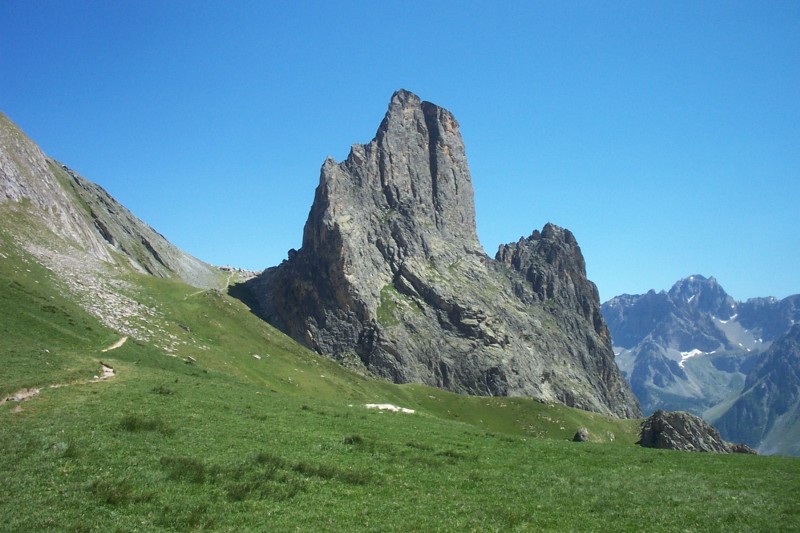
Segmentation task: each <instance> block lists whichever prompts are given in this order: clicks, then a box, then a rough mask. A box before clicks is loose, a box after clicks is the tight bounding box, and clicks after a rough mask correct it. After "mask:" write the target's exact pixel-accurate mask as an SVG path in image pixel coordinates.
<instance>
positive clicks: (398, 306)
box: [241, 90, 640, 416]
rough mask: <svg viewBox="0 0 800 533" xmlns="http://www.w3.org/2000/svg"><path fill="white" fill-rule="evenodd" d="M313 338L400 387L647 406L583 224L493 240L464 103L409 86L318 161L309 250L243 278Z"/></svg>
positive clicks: (615, 408)
mask: <svg viewBox="0 0 800 533" xmlns="http://www.w3.org/2000/svg"><path fill="white" fill-rule="evenodd" d="M241 292H244V293H245V294H244V295H243V297H245V298H247V300H248V301H250V302H252V303H254V306H255V309H254V310H255V311H256V312H257V313H258V314H260V315H261V316H262V317H263V318H265V319H266V320H267V321H269V322H270V323H272V324H273V325H275V326H277V327H278V328H279V329H281V330H282V331H284V332H285V333H287V334H289V335H290V336H291V337H293V338H294V339H296V340H298V341H300V342H301V343H303V344H305V345H306V346H308V347H310V348H312V349H314V350H316V351H318V352H320V353H322V354H325V355H328V356H330V357H332V358H334V359H337V360H339V361H342V362H343V363H345V364H347V365H351V366H357V367H361V368H366V369H368V370H369V371H371V372H373V373H375V374H378V375H380V376H383V377H386V378H388V379H391V380H393V381H395V382H398V383H409V382H416V383H425V384H429V385H433V386H437V387H442V388H446V389H449V390H452V391H455V392H460V393H469V394H479V395H524V396H532V397H536V398H540V399H543V400H546V401H558V402H560V403H563V404H566V405H569V406H573V407H579V408H582V409H587V410H592V411H598V412H603V413H609V414H615V415H618V416H638V415H639V413H640V411H639V407H638V404H637V402H636V400H635V398H634V396H633V394H632V393H631V391H630V389H629V388H628V386H627V384H626V383H625V381H624V380H623V379H622V377H621V375H620V373H619V371H618V369H617V367H616V365H615V363H614V356H613V352H612V349H611V344H610V339H609V336H608V332H607V329H606V327H605V325H604V323H603V321H602V318H601V317H600V314H599V311H598V310H599V299H598V296H597V290H596V288H595V287H594V285H593V284H592V283H591V282H589V281H588V280H587V279H586V272H585V266H584V263H583V257H582V255H581V252H580V248H579V247H578V245H577V242H576V240H575V238H574V236H573V235H572V234H571V233H570V232H568V231H567V230H564V229H562V228H559V227H558V226H555V225H552V224H548V225H546V226H545V227H544V229H543V230H542V231H541V232H538V231H536V232H534V234H533V235H532V236H531V237H530V238H529V239H523V240H522V241H520V242H519V243H516V244H512V245H508V246H506V247H501V251H500V252H498V258H497V259H496V260H493V259H491V258H490V257H488V256H487V255H486V254H485V252H484V251H483V249H482V247H481V245H480V243H479V241H478V237H477V232H476V228H475V207H474V201H473V189H472V179H471V176H470V173H469V168H468V166H467V160H466V155H465V148H464V144H463V141H462V139H461V135H460V133H459V126H458V123H457V121H456V120H455V118H454V117H453V115H452V114H451V113H450V112H449V111H447V110H445V109H443V108H441V107H438V106H436V105H435V104H432V103H430V102H424V101H421V100H420V99H419V97H417V96H416V95H414V94H412V93H410V92H408V91H402V90H401V91H398V92H396V93H395V94H394V95H393V96H392V99H391V102H390V104H389V109H388V111H387V113H386V116H385V118H384V119H383V122H382V123H381V125H380V127H379V128H378V131H377V133H376V135H375V138H374V139H373V140H372V141H371V142H370V143H369V144H366V145H354V146H353V147H352V148H351V151H350V154H349V156H348V157H347V159H346V160H345V161H343V162H341V163H337V162H335V161H334V160H333V159H330V158H328V159H327V160H326V161H325V163H324V164H323V165H322V170H321V173H320V182H319V186H318V187H317V190H316V193H315V197H314V202H313V205H312V207H311V212H310V214H309V217H308V221H307V222H306V225H305V229H304V232H303V246H302V247H301V248H300V249H299V250H291V251H290V253H289V257H288V259H287V260H285V261H284V262H283V263H281V265H279V266H277V267H274V268H271V269H268V270H266V271H265V272H264V273H262V274H261V275H259V276H258V277H256V278H254V279H253V280H251V281H249V282H247V283H246V284H245V285H244V290H243V291H241Z"/></svg>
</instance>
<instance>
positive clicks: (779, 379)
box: [602, 275, 800, 455]
mask: <svg viewBox="0 0 800 533" xmlns="http://www.w3.org/2000/svg"><path fill="white" fill-rule="evenodd" d="M602 313H603V316H604V318H605V320H606V323H607V324H608V327H609V329H610V331H611V337H612V342H613V344H614V353H615V354H616V361H617V364H618V366H619V367H620V370H621V371H622V373H623V375H624V376H625V377H626V379H627V380H628V382H629V383H630V385H631V388H632V389H633V391H634V394H636V396H637V398H638V399H639V402H640V404H641V406H642V410H643V412H644V413H645V414H650V413H652V412H654V411H656V410H657V409H666V410H685V411H689V412H691V413H694V414H697V415H700V416H703V417H704V418H705V419H706V420H708V421H710V422H712V423H715V424H717V425H718V427H719V429H720V432H721V433H722V436H723V437H724V438H725V439H726V440H730V441H736V442H739V441H741V442H744V443H746V444H748V445H750V446H753V447H754V448H757V449H758V450H759V451H760V452H761V453H786V454H793V455H800V447H798V445H797V444H796V443H797V442H798V439H797V438H794V437H793V436H794V435H796V434H797V432H798V431H800V429H798V428H800V426H798V424H797V420H798V408H797V407H798V406H797V403H798V398H797V397H798V391H799V390H800V356H798V353H797V342H796V341H797V336H798V335H800V327H799V326H796V325H795V324H798V323H800V295H794V296H789V297H787V298H784V299H783V300H778V299H776V298H752V299H749V300H747V301H745V302H737V301H735V300H734V299H733V298H732V297H731V296H730V295H728V294H727V293H726V292H725V290H724V289H723V288H722V286H721V285H720V284H719V283H718V282H717V280H716V279H714V278H713V277H711V278H705V277H703V276H699V275H695V276H690V277H688V278H685V279H682V280H680V281H678V282H677V283H675V285H673V287H672V288H671V289H670V290H669V291H661V292H658V293H657V292H655V291H652V290H651V291H649V292H648V293H646V294H640V295H629V294H624V295H621V296H617V297H615V298H612V299H611V300H609V301H607V302H606V303H604V304H603V305H602Z"/></svg>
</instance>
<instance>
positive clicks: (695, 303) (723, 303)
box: [668, 274, 736, 320]
mask: <svg viewBox="0 0 800 533" xmlns="http://www.w3.org/2000/svg"><path fill="white" fill-rule="evenodd" d="M668 294H669V297H670V298H671V299H672V300H673V301H674V302H675V303H676V305H686V306H688V307H691V308H695V309H697V310H699V311H701V312H704V313H710V314H712V315H713V316H716V317H718V318H720V319H722V320H728V319H729V318H730V317H731V316H733V315H734V314H736V302H735V301H734V299H733V298H732V297H731V296H729V295H728V293H726V292H725V289H723V288H722V286H721V285H720V284H719V283H717V280H716V279H715V278H714V277H713V276H712V277H710V278H706V277H704V276H700V275H697V274H696V275H693V276H689V277H688V278H684V279H682V280H680V281H678V282H677V283H675V284H674V285H673V286H672V288H671V289H670V290H669V293H668Z"/></svg>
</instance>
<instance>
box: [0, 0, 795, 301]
mask: <svg viewBox="0 0 800 533" xmlns="http://www.w3.org/2000/svg"><path fill="white" fill-rule="evenodd" d="M399 88H405V89H408V90H411V91H413V92H415V93H417V94H418V95H420V97H422V98H423V99H426V100H430V101H432V102H435V103H437V104H439V105H441V106H443V107H445V108H447V109H449V110H451V111H452V112H453V113H454V114H455V116H456V118H457V119H458V120H459V123H460V124H461V131H462V134H463V136H464V140H465V142H466V146H467V156H468V158H469V162H470V165H471V169H472V177H473V183H474V186H475V197H476V198H475V202H476V208H477V224H478V233H479V236H480V238H481V241H482V242H483V245H484V248H485V249H486V251H487V252H488V253H489V254H490V255H494V252H495V251H496V249H497V246H498V245H499V244H500V243H505V242H510V241H515V240H517V239H518V238H519V237H520V236H523V235H525V236H527V235H529V234H530V233H531V231H532V230H533V229H535V228H541V227H542V225H543V224H544V223H546V222H548V221H551V222H554V223H556V224H559V225H561V226H565V227H567V228H569V229H571V230H572V231H573V233H575V235H576V237H577V239H578V242H579V243H580V245H581V248H582V249H583V252H584V255H585V256H586V261H587V270H588V273H589V277H590V279H592V280H593V281H595V282H596V283H597V285H598V287H599V289H600V294H601V298H602V299H603V300H606V299H608V298H610V297H612V296H614V295H616V294H620V293H623V292H627V293H639V292H644V291H646V290H648V289H650V288H655V289H657V290H658V289H665V288H668V287H669V286H670V285H671V284H672V283H673V282H674V281H676V280H678V279H679V278H682V277H685V276H688V275H690V274H703V275H706V276H711V275H713V276H716V277H717V279H718V280H719V281H720V283H721V284H722V285H723V286H724V287H725V288H726V289H727V290H728V292H730V293H731V294H732V295H733V296H734V297H735V298H737V299H745V298H748V297H753V296H766V295H774V296H778V297H784V296H787V295H789V294H795V293H798V292H800V227H799V226H800V224H798V222H800V217H798V206H800V2H797V1H794V0H792V1H785V2H718V1H711V2H697V1H690V2H680V1H678V2H640V1H633V2H624V1H611V2H590V1H586V2H584V1H580V2H535V1H520V2H498V1H485V2H483V1H464V2H437V1H426V2H418V1H402V2H400V1H392V0H375V1H364V2H346V1H345V2H331V1H320V2H300V1H285V2H283V1H282V2H277V1H274V2H269V1H255V2H201V1H195V2H179V1H169V2H164V1H159V2H149V1H125V0H123V1H104V0H103V1H96V2H84V1H70V2H65V1H33V2H31V1H29V0H4V1H3V2H2V3H0V110H2V111H3V112H5V113H6V114H7V115H8V116H9V117H10V118H11V119H12V120H13V121H15V122H16V123H17V124H18V125H19V126H20V127H22V128H23V130H25V131H26V133H28V135H30V136H31V137H32V138H33V139H34V140H35V141H36V142H37V143H39V145H40V146H41V147H42V148H43V149H44V151H45V152H47V153H48V154H49V155H51V156H53V157H55V158H57V159H59V160H61V161H62V162H64V163H65V164H67V165H69V166H70V167H72V168H73V169H75V170H76V171H78V172H79V173H81V174H83V175H84V176H86V177H87V178H89V179H91V180H92V181H95V182H97V183H99V184H100V185H102V186H103V187H105V188H106V189H107V190H108V191H109V192H110V193H111V194H113V195H114V196H115V197H116V198H117V199H118V200H120V201H121V202H122V203H123V204H125V205H126V206H127V207H129V208H130V209H131V210H132V211H133V212H134V213H136V214H137V215H138V216H139V217H140V218H142V219H144V220H145V221H146V222H148V223H150V224H151V225H152V226H153V227H155V228H156V229H157V230H159V231H160V232H161V233H163V234H164V235H166V236H167V237H168V238H169V239H170V240H172V241H173V242H175V243H176V244H177V245H179V246H180V247H182V248H183V249H185V250H187V251H188V252H190V253H192V254H194V255H196V256H197V257H199V258H201V259H203V260H206V261H209V262H212V263H215V264H232V265H234V266H241V267H245V268H249V269H261V268H264V267H267V266H272V265H275V264H277V263H279V262H280V261H281V260H282V259H283V258H284V257H285V256H286V251H287V250H288V249H289V248H292V247H295V248H296V247H299V246H300V243H301V238H302V230H303V224H304V223H305V219H306V217H307V215H308V210H309V207H310V206H311V202H312V200H313V195H314V188H315V187H316V185H317V183H318V179H319V168H320V166H321V165H322V162H323V161H324V159H325V157H326V156H328V155H331V156H333V157H334V158H336V159H337V160H341V159H343V158H344V157H346V155H347V153H348V151H349V148H350V145H351V144H353V143H365V142H368V141H369V140H370V139H371V138H372V136H373V135H374V133H375V131H376V129H377V127H378V125H379V123H380V121H381V119H382V118H383V114H384V113H385V111H386V106H387V104H388V102H389V97H390V96H391V94H392V92H393V91H395V90H396V89H399Z"/></svg>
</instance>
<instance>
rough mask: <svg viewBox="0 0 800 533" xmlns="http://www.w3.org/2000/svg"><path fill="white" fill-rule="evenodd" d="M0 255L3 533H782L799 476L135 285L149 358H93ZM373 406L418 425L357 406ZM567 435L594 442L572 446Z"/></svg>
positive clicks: (47, 279)
mask: <svg viewBox="0 0 800 533" xmlns="http://www.w3.org/2000/svg"><path fill="white" fill-rule="evenodd" d="M0 253H2V254H3V256H0V328H1V330H0V368H1V369H2V370H0V372H1V373H0V376H1V377H0V398H2V397H5V396H6V395H8V394H10V393H12V392H15V391H17V390H19V389H21V388H28V387H37V388H40V393H39V394H38V395H37V396H35V397H34V398H31V399H29V400H27V401H25V402H22V403H17V402H5V403H3V404H1V405H0V450H2V451H3V453H2V454H0V473H1V474H0V476H1V477H2V479H0V481H2V485H3V490H2V491H0V524H3V526H2V528H1V529H3V530H7V531H43V530H51V531H152V530H202V529H207V530H214V531H245V530H257V531H288V530H298V529H299V530H302V531H320V530H341V531H352V530H367V531H413V530H418V531H428V530H437V531H514V530H518V531H530V530H553V531H565V530H566V531H569V530H581V531H586V530H598V531H599V530H603V531H605V530H614V531H626V530H628V531H632V530H636V531H641V530H643V529H645V530H648V531H679V530H681V531H683V530H701V529H709V528H710V529H720V530H730V531H736V530H784V531H786V530H792V529H797V528H798V526H797V524H798V515H800V503H798V500H797V499H796V498H795V497H794V496H793V495H794V494H796V493H797V490H798V489H800V461H798V460H795V459H787V458H779V457H753V456H716V455H705V454H690V453H678V452H672V453H670V452H663V451H656V450H645V449H640V448H638V447H636V446H633V445H632V442H633V441H634V440H635V437H636V435H635V433H636V429H637V423H636V421H620V420H614V419H608V418H605V417H602V416H600V415H596V414H591V413H585V412H582V411H577V410H574V409H568V408H566V407H563V406H556V405H547V404H543V403H539V402H536V401H533V400H529V399H516V398H469V397H463V396H457V395H453V394H450V393H447V392H443V391H439V390H435V389H430V388H427V387H423V386H417V385H414V386H396V385H393V384H390V383H387V382H385V381H381V380H375V379H371V378H368V377H365V376H361V375H358V374H356V373H353V372H351V371H349V370H346V369H344V368H342V367H340V366H339V365H337V364H335V363H333V362H331V361H329V360H327V359H324V358H322V357H319V356H317V355H316V354H313V353H311V352H309V351H307V350H305V349H304V348H302V347H300V346H298V345H297V344H296V343H294V342H293V341H291V340H290V339H288V338H287V337H285V336H284V335H282V334H281V333H279V332H277V331H276V330H274V329H273V328H271V327H270V326H269V325H267V324H265V323H263V322H261V321H259V320H258V319H256V318H255V317H254V316H252V315H251V314H250V313H249V310H248V309H247V308H246V307H245V306H244V305H243V304H241V303H240V302H239V301H237V300H235V299H232V298H230V297H228V296H226V295H225V294H224V293H222V292H220V291H213V290H212V291H198V290H197V289H194V288H191V287H188V286H185V285H182V284H179V283H174V282H168V281H163V280H155V279H152V278H147V277H140V276H132V277H131V278H130V281H131V282H132V284H131V285H132V286H134V287H136V291H135V292H136V293H135V294H132V295H131V296H135V298H136V299H137V300H138V301H140V302H142V303H144V304H146V305H147V306H148V307H149V308H152V309H154V310H156V311H157V315H156V316H155V317H154V318H153V319H152V321H151V325H150V327H151V330H152V332H153V340H152V341H149V342H147V343H145V342H141V341H136V340H133V339H131V340H129V341H128V342H127V343H125V344H124V345H123V346H122V347H120V348H118V349H116V350H113V351H109V352H105V353H104V352H102V351H101V349H102V348H103V347H106V346H108V345H110V344H111V343H113V342H114V341H115V340H117V339H118V338H119V335H118V334H117V333H116V332H113V331H110V330H108V329H107V328H105V327H104V326H102V325H101V324H100V323H99V322H98V321H97V320H95V319H94V318H93V317H91V316H90V315H88V314H86V313H85V312H84V311H83V310H82V309H81V308H80V307H78V306H77V305H76V304H75V303H74V302H73V301H72V299H71V297H70V295H69V294H68V293H67V292H66V291H65V290H64V289H63V287H61V286H60V284H59V283H58V282H57V281H55V280H53V279H52V278H51V276H50V275H49V273H48V272H47V271H46V270H44V269H42V268H41V267H38V266H37V265H36V264H35V262H33V261H32V260H30V259H29V258H27V257H26V256H25V254H24V253H20V252H18V251H17V250H16V249H15V248H14V246H13V245H12V244H11V243H10V241H9V240H8V239H5V240H4V239H3V236H2V231H0ZM168 353H169V354H171V355H168ZM253 355H258V356H259V357H260V359H259V358H256V357H253ZM100 361H102V362H103V363H105V364H107V365H110V366H112V367H113V368H114V370H115V371H116V376H115V377H114V378H113V379H110V380H107V381H99V382H95V381H93V380H92V377H93V376H94V375H96V374H98V373H99V372H100ZM187 361H188V362H187ZM52 384H64V385H65V386H62V387H59V388H51V387H49V385H52ZM382 402H388V403H394V404H397V405H401V406H403V407H408V408H411V409H415V410H416V411H417V412H416V413H415V414H412V415H407V414H400V413H389V412H380V411H373V410H367V409H365V408H364V404H365V403H382ZM579 426H586V427H588V428H589V429H590V432H591V434H592V435H593V436H594V439H595V440H596V441H597V442H590V443H582V444H576V443H571V442H567V439H568V438H569V437H571V435H572V434H573V433H574V432H575V430H576V429H577V427H579ZM609 432H612V433H613V434H614V436H615V439H614V440H613V442H612V441H611V440H610V436H609Z"/></svg>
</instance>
